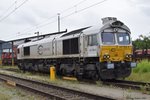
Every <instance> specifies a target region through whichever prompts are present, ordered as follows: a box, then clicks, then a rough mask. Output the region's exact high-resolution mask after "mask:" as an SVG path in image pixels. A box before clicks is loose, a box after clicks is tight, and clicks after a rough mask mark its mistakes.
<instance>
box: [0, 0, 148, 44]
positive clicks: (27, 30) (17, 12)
mask: <svg viewBox="0 0 150 100" xmlns="http://www.w3.org/2000/svg"><path fill="white" fill-rule="evenodd" d="M99 2H101V3H99ZM97 3H99V4H97ZM94 4H97V5H95V6H92V5H94ZM149 5H150V0H1V1H0V40H5V41H8V40H13V39H19V38H23V37H29V36H35V35H36V34H35V32H39V33H40V35H42V34H47V33H53V32H57V31H58V27H57V19H58V13H60V27H61V31H64V30H65V29H67V30H68V31H71V30H74V29H78V28H82V27H86V26H94V25H101V23H102V21H101V18H103V17H116V18H117V19H118V20H120V21H122V22H123V23H124V24H126V25H127V26H128V27H129V28H130V30H131V36H132V39H133V40H135V39H137V38H138V37H139V35H141V34H142V35H146V36H148V35H150V34H149V33H150V6H149ZM85 8H87V9H85ZM11 12H12V13H11ZM9 13H11V14H10V15H9ZM7 15H9V16H7Z"/></svg>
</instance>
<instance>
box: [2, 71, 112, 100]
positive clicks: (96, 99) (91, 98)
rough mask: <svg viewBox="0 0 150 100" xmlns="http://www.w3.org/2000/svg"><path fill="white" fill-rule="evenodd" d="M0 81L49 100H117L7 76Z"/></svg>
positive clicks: (3, 76)
mask: <svg viewBox="0 0 150 100" xmlns="http://www.w3.org/2000/svg"><path fill="white" fill-rule="evenodd" d="M0 80H3V81H12V82H14V83H15V84H16V86H19V87H22V88H25V89H28V90H30V91H34V92H35V93H39V94H40V95H44V96H46V97H48V98H49V99H54V100H115V99H114V98H112V97H106V96H105V97H104V96H99V95H95V94H90V93H86V92H82V91H77V90H72V89H68V88H64V87H61V86H56V85H52V84H48V83H43V82H39V81H35V80H29V79H24V78H19V77H15V76H10V75H6V74H0Z"/></svg>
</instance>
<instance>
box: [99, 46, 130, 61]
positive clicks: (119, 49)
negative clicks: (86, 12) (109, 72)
mask: <svg viewBox="0 0 150 100" xmlns="http://www.w3.org/2000/svg"><path fill="white" fill-rule="evenodd" d="M131 53H132V47H131V46H102V47H101V49H100V62H103V61H114V62H116V61H130V60H131V57H126V55H129V54H131ZM106 55H109V58H108V57H106ZM106 58H107V59H106Z"/></svg>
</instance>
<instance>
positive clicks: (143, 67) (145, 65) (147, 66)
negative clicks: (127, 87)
mask: <svg viewBox="0 0 150 100" xmlns="http://www.w3.org/2000/svg"><path fill="white" fill-rule="evenodd" d="M133 72H134V73H148V72H150V62H148V60H143V61H142V62H140V63H139V64H138V65H137V67H136V68H134V69H133Z"/></svg>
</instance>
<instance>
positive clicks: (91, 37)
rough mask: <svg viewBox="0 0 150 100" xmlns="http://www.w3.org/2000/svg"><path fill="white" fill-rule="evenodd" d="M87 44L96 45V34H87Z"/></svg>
mask: <svg viewBox="0 0 150 100" xmlns="http://www.w3.org/2000/svg"><path fill="white" fill-rule="evenodd" d="M88 45H89V46H94V45H98V42H97V34H94V35H89V36H88Z"/></svg>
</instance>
